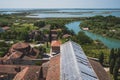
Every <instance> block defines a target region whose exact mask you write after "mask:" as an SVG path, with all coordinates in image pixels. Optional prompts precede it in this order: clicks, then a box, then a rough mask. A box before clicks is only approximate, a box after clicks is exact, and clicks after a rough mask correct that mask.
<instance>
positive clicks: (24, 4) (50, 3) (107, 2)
mask: <svg viewBox="0 0 120 80" xmlns="http://www.w3.org/2000/svg"><path fill="white" fill-rule="evenodd" d="M0 8H120V0H0Z"/></svg>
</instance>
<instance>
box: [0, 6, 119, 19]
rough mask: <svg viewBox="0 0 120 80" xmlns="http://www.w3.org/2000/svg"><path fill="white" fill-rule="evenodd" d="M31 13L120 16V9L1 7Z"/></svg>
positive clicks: (42, 15) (0, 11) (4, 11)
mask: <svg viewBox="0 0 120 80" xmlns="http://www.w3.org/2000/svg"><path fill="white" fill-rule="evenodd" d="M22 12H26V13H30V14H29V15H27V16H26V17H30V18H67V17H92V16H96V15H102V16H109V15H113V16H116V17H120V9H82V8H80V9H79V8H78V9H27V8H23V9H0V14H13V13H14V14H18V13H22Z"/></svg>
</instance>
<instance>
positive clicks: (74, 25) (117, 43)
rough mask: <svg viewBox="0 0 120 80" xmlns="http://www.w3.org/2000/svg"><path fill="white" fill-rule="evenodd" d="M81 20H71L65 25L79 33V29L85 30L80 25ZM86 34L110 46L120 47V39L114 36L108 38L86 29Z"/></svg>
mask: <svg viewBox="0 0 120 80" xmlns="http://www.w3.org/2000/svg"><path fill="white" fill-rule="evenodd" d="M80 23H81V22H80V21H76V22H71V23H69V24H66V25H65V26H66V27H67V28H68V29H70V30H73V31H74V32H75V33H76V34H78V32H79V31H83V30H82V29H81V28H80V27H79V25H80ZM84 32H85V34H86V35H87V36H88V37H90V38H91V39H93V40H100V41H101V42H102V43H103V44H104V45H106V46H107V47H108V48H110V49H111V48H120V40H116V39H112V38H106V37H103V36H101V35H97V34H95V33H91V32H89V31H84Z"/></svg>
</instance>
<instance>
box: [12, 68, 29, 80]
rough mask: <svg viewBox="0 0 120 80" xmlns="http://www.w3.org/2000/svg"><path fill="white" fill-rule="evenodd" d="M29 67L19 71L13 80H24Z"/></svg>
mask: <svg viewBox="0 0 120 80" xmlns="http://www.w3.org/2000/svg"><path fill="white" fill-rule="evenodd" d="M28 69H29V67H26V68H25V69H23V70H22V71H21V72H19V73H17V74H16V76H15V77H14V79H13V80H23V78H24V76H25V74H26V72H27V71H28Z"/></svg>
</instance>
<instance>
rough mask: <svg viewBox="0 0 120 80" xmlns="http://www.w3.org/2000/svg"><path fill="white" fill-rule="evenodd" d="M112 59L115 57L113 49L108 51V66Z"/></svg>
mask: <svg viewBox="0 0 120 80" xmlns="http://www.w3.org/2000/svg"><path fill="white" fill-rule="evenodd" d="M114 57H115V54H114V49H113V48H112V49H111V51H110V55H109V64H110V62H111V60H112V59H114Z"/></svg>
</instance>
